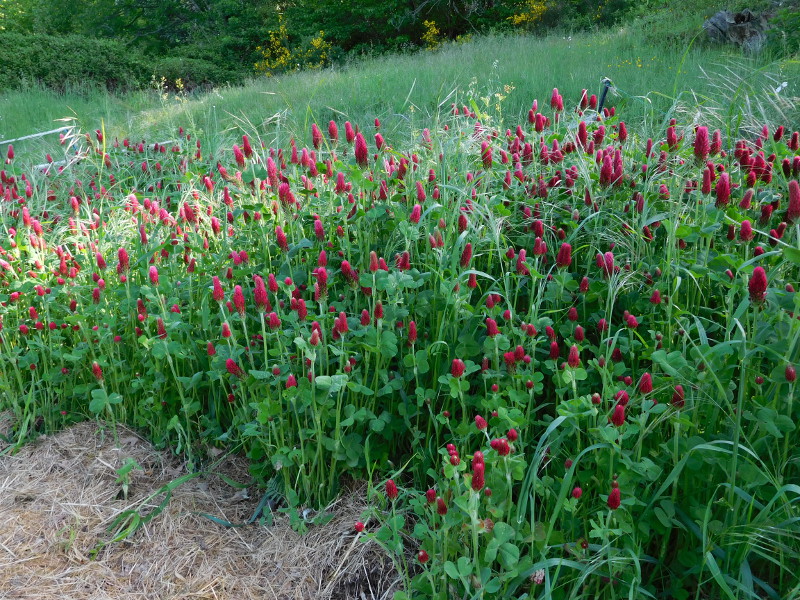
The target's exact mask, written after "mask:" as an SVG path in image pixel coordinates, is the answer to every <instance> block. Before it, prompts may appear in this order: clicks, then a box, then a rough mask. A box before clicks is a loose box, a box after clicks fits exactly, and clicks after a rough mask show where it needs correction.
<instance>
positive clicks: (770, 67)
mask: <svg viewBox="0 0 800 600" xmlns="http://www.w3.org/2000/svg"><path fill="white" fill-rule="evenodd" d="M798 72H800V69H798V65H797V64H796V63H794V64H793V63H790V62H789V63H785V64H783V65H780V64H771V63H770V62H769V61H768V60H767V59H760V60H758V59H746V58H743V57H742V56H741V55H740V54H739V53H738V52H736V51H729V50H727V49H716V48H706V47H700V46H699V45H696V46H695V45H693V46H691V47H688V48H676V47H673V48H669V49H660V48H656V47H652V46H650V45H648V44H647V43H645V42H643V41H642V39H641V36H639V35H637V34H636V32H632V31H630V30H628V29H622V30H619V31H616V32H610V33H597V34H579V35H575V36H549V37H545V38H537V37H532V36H524V35H519V36H489V37H480V38H476V39H474V40H471V41H468V42H466V43H463V44H451V45H447V46H445V47H444V48H442V49H440V50H438V51H434V52H420V53H416V54H410V55H390V56H385V57H381V58H377V59H373V60H369V61H365V62H361V63H354V64H350V65H347V66H343V67H336V68H330V69H325V70H321V71H310V72H305V73H299V74H294V75H290V76H285V77H277V78H273V79H267V78H264V79H259V80H254V81H252V82H251V83H250V84H249V85H246V86H241V87H228V88H221V89H218V90H216V91H213V92H211V93H202V94H197V95H182V94H175V93H173V92H169V93H167V92H164V93H160V92H158V91H156V90H154V91H152V92H137V93H132V94H128V95H122V96H112V95H109V94H107V93H105V92H102V93H91V92H89V91H76V92H71V93H66V94H56V93H54V92H50V91H45V90H40V89H31V90H28V91H22V92H10V93H6V94H3V95H0V139H8V138H12V137H17V136H22V135H25V134H28V133H32V132H35V131H42V130H46V129H50V128H52V127H53V126H54V125H53V122H54V120H55V119H59V118H63V117H74V118H75V120H76V123H77V124H78V126H79V127H80V128H81V129H82V130H94V129H96V128H99V127H100V125H101V121H102V122H104V123H105V127H106V129H107V133H109V134H110V135H111V136H112V137H113V136H118V137H120V138H122V137H126V136H130V137H153V136H155V137H158V136H162V137H164V136H166V137H165V139H167V138H168V137H169V136H170V135H172V133H173V132H174V131H175V130H176V129H177V127H178V126H181V125H182V126H184V127H187V126H189V125H192V126H194V127H197V128H199V129H201V130H202V131H204V132H206V133H208V134H210V135H211V136H212V137H214V136H217V135H219V134H220V133H221V132H224V131H227V130H230V129H237V128H240V129H249V130H251V131H252V130H253V129H254V128H258V129H260V130H262V131H263V130H264V129H266V128H269V129H272V130H276V131H282V132H285V131H289V132H296V131H308V124H309V123H310V122H311V121H313V120H316V121H318V122H327V121H328V120H329V119H331V118H342V119H349V120H351V121H353V122H366V121H371V120H372V119H374V118H376V117H377V118H379V119H380V120H381V121H382V122H383V123H384V127H385V128H388V129H389V130H390V131H392V130H395V129H399V130H406V129H407V128H408V122H411V123H412V124H413V123H415V122H421V121H423V120H424V121H426V122H427V121H428V120H429V119H430V117H431V116H432V115H435V114H437V113H438V112H439V110H440V109H441V108H442V107H444V108H449V106H450V104H451V103H456V104H460V103H461V102H462V101H463V100H464V97H465V96H466V94H467V92H470V91H473V92H476V94H475V95H477V96H480V97H482V98H484V99H485V104H484V105H483V106H481V108H482V109H486V111H487V112H489V113H490V114H496V113H497V112H498V109H499V110H501V111H502V112H503V113H504V114H506V115H507V116H510V117H514V118H517V117H520V116H522V115H524V114H525V113H527V111H528V109H529V108H530V105H531V102H532V100H533V99H534V98H539V99H540V101H541V100H543V99H547V98H549V95H550V92H551V90H552V88H553V87H558V88H559V90H560V91H561V92H562V94H563V95H564V97H566V98H577V97H579V96H580V92H581V90H582V89H584V88H586V89H588V90H589V93H598V94H599V91H600V82H601V79H602V78H603V77H609V78H610V79H611V80H612V81H613V82H614V84H615V86H616V88H617V93H615V94H612V96H611V97H610V98H609V101H608V103H607V105H609V106H612V105H616V106H618V107H620V108H624V109H625V114H626V116H627V118H628V119H629V120H630V121H632V122H641V121H646V122H647V123H650V124H656V125H660V124H661V122H662V121H663V119H664V117H665V115H666V113H667V112H668V111H669V110H670V109H671V107H672V106H673V104H674V103H675V101H676V100H679V101H683V102H685V103H687V104H692V105H694V104H698V103H699V104H703V103H704V102H705V99H706V98H707V97H708V96H713V98H714V103H715V104H716V105H719V106H721V107H723V108H727V107H729V106H730V104H731V103H734V104H741V103H742V102H743V97H742V96H741V94H742V92H745V91H747V92H750V93H751V94H752V92H754V91H755V92H757V93H758V94H757V96H756V97H754V98H751V100H755V101H761V102H762V103H764V104H768V103H769V102H768V99H767V98H766V97H763V96H760V94H761V91H762V90H767V89H769V88H770V87H771V86H773V85H774V81H783V80H788V81H789V82H791V83H792V85H791V86H790V88H789V89H787V90H785V91H784V92H783V94H784V95H791V94H793V95H798V90H797V83H796V82H797V81H798V78H797V77H796V75H797V73H798ZM793 75H794V76H793ZM743 78H744V79H743ZM742 82H744V83H745V87H744V89H738V90H737V87H739V84H740V83H742ZM720 86H723V87H724V88H725V89H723V90H722V93H720ZM727 88H731V89H727ZM737 93H738V94H739V95H738V96H737ZM267 124H269V125H267Z"/></svg>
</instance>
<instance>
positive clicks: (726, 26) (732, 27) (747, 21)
mask: <svg viewBox="0 0 800 600" xmlns="http://www.w3.org/2000/svg"><path fill="white" fill-rule="evenodd" d="M769 28H770V26H769V15H768V14H767V13H754V12H753V11H751V10H748V9H745V10H743V11H741V12H737V13H733V12H731V11H729V10H721V11H719V12H718V13H717V14H715V15H714V16H713V17H711V18H710V19H708V20H707V21H706V22H705V23H703V29H705V30H706V34H707V35H708V37H709V38H710V39H712V40H713V41H715V42H719V43H724V44H735V45H736V46H738V47H739V48H741V49H742V50H743V51H744V52H747V53H749V54H757V53H758V52H760V51H761V49H762V48H763V47H764V44H765V43H766V41H767V31H768V30H769Z"/></svg>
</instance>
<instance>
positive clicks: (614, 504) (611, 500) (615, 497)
mask: <svg viewBox="0 0 800 600" xmlns="http://www.w3.org/2000/svg"><path fill="white" fill-rule="evenodd" d="M620 504H621V493H620V491H619V488H618V487H615V488H612V490H611V493H610V494H609V495H608V508H610V509H611V510H617V509H618V508H619V505H620Z"/></svg>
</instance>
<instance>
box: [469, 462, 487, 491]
mask: <svg viewBox="0 0 800 600" xmlns="http://www.w3.org/2000/svg"><path fill="white" fill-rule="evenodd" d="M485 472H486V466H485V465H484V463H482V462H481V463H476V464H474V465H473V467H472V489H473V490H475V491H476V492H480V491H481V490H482V489H483V486H484V484H485V477H484V475H485Z"/></svg>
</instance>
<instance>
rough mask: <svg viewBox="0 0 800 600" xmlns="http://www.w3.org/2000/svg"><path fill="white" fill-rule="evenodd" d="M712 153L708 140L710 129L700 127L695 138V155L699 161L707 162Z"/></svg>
mask: <svg viewBox="0 0 800 600" xmlns="http://www.w3.org/2000/svg"><path fill="white" fill-rule="evenodd" d="M710 152H711V142H710V141H709V139H708V127H702V126H701V127H698V128H697V132H696V133H695V138H694V155H695V158H696V159H697V160H699V161H705V160H706V159H707V158H708V155H709V153H710Z"/></svg>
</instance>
